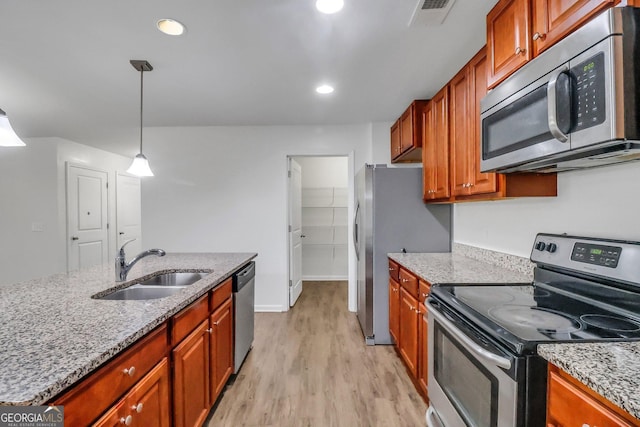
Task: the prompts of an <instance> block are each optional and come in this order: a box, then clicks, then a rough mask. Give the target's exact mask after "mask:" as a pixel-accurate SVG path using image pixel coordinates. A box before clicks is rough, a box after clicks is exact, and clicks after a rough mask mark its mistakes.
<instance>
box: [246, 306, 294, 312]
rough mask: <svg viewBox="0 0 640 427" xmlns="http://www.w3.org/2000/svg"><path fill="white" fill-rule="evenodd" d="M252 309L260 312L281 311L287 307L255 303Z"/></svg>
mask: <svg viewBox="0 0 640 427" xmlns="http://www.w3.org/2000/svg"><path fill="white" fill-rule="evenodd" d="M253 310H254V311H256V312H261V313H282V312H284V311H287V309H286V308H285V307H283V306H281V305H256V306H254V309H253Z"/></svg>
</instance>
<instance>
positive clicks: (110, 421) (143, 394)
mask: <svg viewBox="0 0 640 427" xmlns="http://www.w3.org/2000/svg"><path fill="white" fill-rule="evenodd" d="M169 407H170V402H169V362H168V360H167V358H164V359H163V360H162V361H161V362H160V363H158V365H157V366H156V367H155V368H154V369H153V370H151V372H149V373H148V374H147V375H146V376H145V377H144V378H143V379H141V380H140V381H139V382H138V383H137V384H136V386H135V387H133V389H131V391H130V392H129V393H127V394H126V395H125V397H124V398H122V399H121V400H120V401H119V402H118V403H117V404H116V405H115V406H114V407H113V408H112V409H111V410H109V411H107V413H105V414H104V416H103V417H102V418H100V420H98V421H97V422H96V423H95V424H94V426H96V427H110V426H113V427H115V426H122V425H123V424H124V425H131V426H140V427H152V426H155V427H169V425H170V421H171V420H170V415H169ZM127 423H129V424H127Z"/></svg>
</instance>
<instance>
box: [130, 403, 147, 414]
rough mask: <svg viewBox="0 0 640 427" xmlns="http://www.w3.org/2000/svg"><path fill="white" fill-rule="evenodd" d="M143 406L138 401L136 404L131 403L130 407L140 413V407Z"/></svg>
mask: <svg viewBox="0 0 640 427" xmlns="http://www.w3.org/2000/svg"><path fill="white" fill-rule="evenodd" d="M143 406H144V405H143V404H142V403H138V404H137V405H133V406H132V407H131V409H133V410H134V411H136V412H137V413H140V412H142V407H143Z"/></svg>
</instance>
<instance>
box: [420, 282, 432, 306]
mask: <svg viewBox="0 0 640 427" xmlns="http://www.w3.org/2000/svg"><path fill="white" fill-rule="evenodd" d="M418 290H419V291H420V294H419V295H418V301H420V302H421V303H423V304H424V301H425V299H426V298H427V297H428V296H429V292H431V283H429V282H425V281H424V280H420V282H419V285H418Z"/></svg>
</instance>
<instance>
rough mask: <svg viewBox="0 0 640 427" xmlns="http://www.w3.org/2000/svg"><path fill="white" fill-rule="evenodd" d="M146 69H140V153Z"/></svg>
mask: <svg viewBox="0 0 640 427" xmlns="http://www.w3.org/2000/svg"><path fill="white" fill-rule="evenodd" d="M143 76H144V70H143V69H140V154H142V94H143V84H144V78H143Z"/></svg>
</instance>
